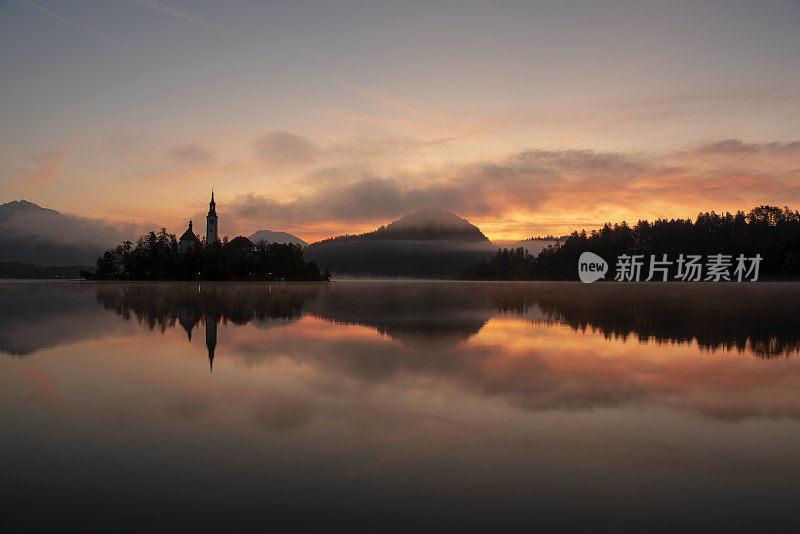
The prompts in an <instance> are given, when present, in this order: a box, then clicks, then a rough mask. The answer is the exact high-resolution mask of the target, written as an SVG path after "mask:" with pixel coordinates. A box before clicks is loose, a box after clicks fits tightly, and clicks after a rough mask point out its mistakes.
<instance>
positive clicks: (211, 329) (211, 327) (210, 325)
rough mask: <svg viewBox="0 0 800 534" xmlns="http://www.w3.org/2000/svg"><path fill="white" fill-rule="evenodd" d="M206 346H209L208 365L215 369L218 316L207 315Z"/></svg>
mask: <svg viewBox="0 0 800 534" xmlns="http://www.w3.org/2000/svg"><path fill="white" fill-rule="evenodd" d="M205 320H206V347H207V348H208V367H209V368H210V369H211V370H212V371H213V370H214V349H215V348H217V323H219V318H218V317H209V316H208V315H206V317H205Z"/></svg>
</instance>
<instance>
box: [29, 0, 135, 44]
mask: <svg viewBox="0 0 800 534" xmlns="http://www.w3.org/2000/svg"><path fill="white" fill-rule="evenodd" d="M18 2H20V3H22V4H25V5H26V6H28V7H31V8H33V9H35V10H36V11H38V12H39V13H44V14H45V15H47V16H48V17H50V18H52V19H55V20H57V21H60V22H63V23H64V24H67V25H69V26H72V27H73V28H77V29H79V30H81V31H84V32H86V33H90V34H92V35H94V36H95V37H99V38H100V39H103V40H104V41H108V42H109V43H114V44H121V43H120V42H119V41H116V40H114V39H112V38H111V37H109V36H108V35H105V34H102V33H100V32H97V31H94V30H92V29H91V28H87V27H86V26H81V25H80V24H75V23H74V22H72V21H69V20H67V19H65V18H64V17H62V16H60V15H56V14H55V13H53V12H52V11H50V10H49V9H47V8H44V7H42V6H40V5H39V4H37V3H35V2H31V1H30V0H18Z"/></svg>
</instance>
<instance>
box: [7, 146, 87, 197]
mask: <svg viewBox="0 0 800 534" xmlns="http://www.w3.org/2000/svg"><path fill="white" fill-rule="evenodd" d="M69 152H70V151H69V150H67V149H63V150H46V151H43V152H37V153H36V154H32V155H30V156H28V158H27V159H28V160H29V161H30V162H31V163H33V164H34V165H35V167H36V168H35V169H25V168H22V167H16V166H14V165H6V164H0V166H2V167H5V168H6V169H11V170H13V171H16V172H17V173H19V174H20V176H19V177H18V178H17V179H16V180H14V181H13V182H12V183H11V184H10V185H9V186H7V187H6V189H9V190H20V189H22V190H29V191H36V190H38V189H41V188H42V187H45V186H47V185H49V184H51V183H52V182H53V181H54V180H63V181H66V182H73V183H78V184H91V182H89V181H87V180H83V179H80V178H75V177H72V176H66V175H64V174H61V173H60V172H59V169H60V168H61V167H62V166H63V164H64V162H65V161H66V159H67V156H68V155H69Z"/></svg>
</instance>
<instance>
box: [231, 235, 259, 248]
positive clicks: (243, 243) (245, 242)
mask: <svg viewBox="0 0 800 534" xmlns="http://www.w3.org/2000/svg"><path fill="white" fill-rule="evenodd" d="M227 246H229V247H234V248H240V247H241V248H248V249H252V248H254V247H255V245H254V244H253V242H252V241H250V240H249V239H247V238H246V237H244V236H242V235H240V236H239V237H234V238H233V239H231V240H230V241H229V242H228V245H227Z"/></svg>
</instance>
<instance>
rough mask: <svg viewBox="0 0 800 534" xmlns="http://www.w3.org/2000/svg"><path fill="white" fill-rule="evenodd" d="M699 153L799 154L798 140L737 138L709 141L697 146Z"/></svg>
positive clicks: (799, 143)
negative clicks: (747, 140)
mask: <svg viewBox="0 0 800 534" xmlns="http://www.w3.org/2000/svg"><path fill="white" fill-rule="evenodd" d="M698 152H699V153H701V154H722V155H741V154H762V153H766V154H776V155H792V154H794V155H800V141H795V142H793V143H776V142H773V143H743V142H742V141H740V140H739V139H725V140H724V141H719V142H716V143H709V144H705V145H702V146H700V147H699V148H698Z"/></svg>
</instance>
